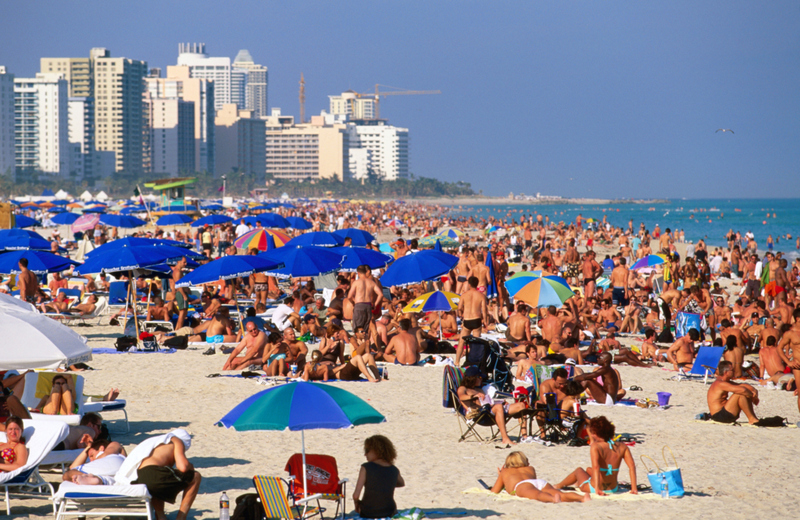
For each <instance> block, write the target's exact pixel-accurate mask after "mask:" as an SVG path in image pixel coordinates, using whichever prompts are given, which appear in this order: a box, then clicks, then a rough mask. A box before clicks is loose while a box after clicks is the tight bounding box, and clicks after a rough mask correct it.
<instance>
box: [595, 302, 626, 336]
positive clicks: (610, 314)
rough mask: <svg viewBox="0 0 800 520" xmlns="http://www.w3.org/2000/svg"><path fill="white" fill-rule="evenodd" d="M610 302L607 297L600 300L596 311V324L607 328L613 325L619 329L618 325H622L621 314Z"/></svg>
mask: <svg viewBox="0 0 800 520" xmlns="http://www.w3.org/2000/svg"><path fill="white" fill-rule="evenodd" d="M611 303H612V302H611V300H608V299H604V300H602V301H600V312H599V313H597V318H598V325H600V326H603V327H605V328H607V329H610V328H611V327H615V328H616V329H617V330H619V326H620V325H622V316H621V315H620V313H619V311H618V310H617V308H616V307H614V306H612V305H611Z"/></svg>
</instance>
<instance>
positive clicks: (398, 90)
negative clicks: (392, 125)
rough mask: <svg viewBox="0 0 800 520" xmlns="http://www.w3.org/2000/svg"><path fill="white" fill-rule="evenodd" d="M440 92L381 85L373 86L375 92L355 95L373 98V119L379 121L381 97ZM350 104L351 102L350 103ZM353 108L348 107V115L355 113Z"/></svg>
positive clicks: (439, 91)
mask: <svg viewBox="0 0 800 520" xmlns="http://www.w3.org/2000/svg"><path fill="white" fill-rule="evenodd" d="M380 87H384V88H392V89H395V90H380ZM441 93H442V91H441V90H406V89H402V88H399V87H390V86H388V85H381V84H379V83H378V84H375V92H374V93H373V92H362V93H356V96H357V97H358V98H365V97H373V96H374V98H375V119H380V117H381V110H380V105H381V96H383V97H386V96H416V95H422V94H441ZM351 103H352V101H351ZM353 108H354V107H352V106H351V107H350V113H355V112H354V110H353Z"/></svg>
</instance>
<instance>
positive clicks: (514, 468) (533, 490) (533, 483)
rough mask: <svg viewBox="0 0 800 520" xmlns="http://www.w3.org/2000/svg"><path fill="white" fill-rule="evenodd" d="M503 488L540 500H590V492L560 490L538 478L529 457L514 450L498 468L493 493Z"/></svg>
mask: <svg viewBox="0 0 800 520" xmlns="http://www.w3.org/2000/svg"><path fill="white" fill-rule="evenodd" d="M503 489H505V490H506V491H508V492H509V494H511V495H517V496H518V497H522V498H530V499H531V500H538V501H539V502H550V503H556V504H557V503H560V502H588V501H589V500H591V497H590V496H589V493H584V494H583V495H579V494H578V493H570V492H565V491H559V490H558V489H556V488H554V487H553V486H552V485H551V484H549V483H548V482H547V481H545V480H542V479H537V478H536V470H535V469H534V468H533V466H531V465H530V463H529V462H528V457H526V456H525V454H524V453H522V452H521V451H512V452H511V453H510V454H509V455H508V457H506V462H505V464H504V465H503V467H502V468H497V481H496V482H495V483H494V486H492V493H500V492H501V491H502V490H503Z"/></svg>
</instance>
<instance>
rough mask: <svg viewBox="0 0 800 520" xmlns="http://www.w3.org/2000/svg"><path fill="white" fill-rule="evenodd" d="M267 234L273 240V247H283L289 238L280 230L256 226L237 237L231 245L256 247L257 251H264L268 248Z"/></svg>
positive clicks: (246, 247)
mask: <svg viewBox="0 0 800 520" xmlns="http://www.w3.org/2000/svg"><path fill="white" fill-rule="evenodd" d="M267 235H270V236H272V239H273V240H274V241H275V247H283V246H285V245H286V243H287V242H289V240H291V238H289V235H287V234H286V233H283V232H281V231H275V230H274V229H267V228H256V229H254V230H253V231H249V232H247V233H245V234H244V235H242V236H240V237H239V238H237V239H236V241H235V242H234V243H233V245H235V246H236V247H238V248H239V249H258V250H259V251H266V250H267V248H268V240H267Z"/></svg>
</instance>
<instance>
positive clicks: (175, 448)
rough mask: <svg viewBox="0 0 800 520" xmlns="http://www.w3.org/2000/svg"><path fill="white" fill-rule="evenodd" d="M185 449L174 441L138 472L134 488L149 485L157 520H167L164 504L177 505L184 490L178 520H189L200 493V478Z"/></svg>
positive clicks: (178, 441)
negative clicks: (178, 498)
mask: <svg viewBox="0 0 800 520" xmlns="http://www.w3.org/2000/svg"><path fill="white" fill-rule="evenodd" d="M186 448H187V447H186V445H185V444H184V442H183V441H182V440H181V439H180V438H178V437H172V438H171V439H170V442H169V443H168V444H160V445H158V446H156V448H155V449H153V451H152V453H151V454H150V456H149V457H147V458H145V459H144V460H143V461H142V462H141V464H139V469H138V471H137V479H136V480H134V481H133V482H131V484H146V485H147V490H148V491H149V492H150V495H151V496H152V497H153V498H152V499H151V504H152V506H153V510H154V511H155V513H156V519H157V520H167V515H165V514H164V503H165V502H169V503H170V504H174V503H175V499H176V498H177V496H178V493H180V490H181V489H182V490H183V499H182V500H181V505H180V510H179V511H178V516H177V517H176V520H186V517H187V515H188V514H189V509H190V508H191V507H192V503H193V502H194V499H195V498H196V497H197V491H198V490H199V489H200V481H201V480H202V479H201V476H200V473H199V472H197V471H195V469H194V466H193V465H192V463H191V462H189V460H188V459H187V458H186V453H185V452H186Z"/></svg>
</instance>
